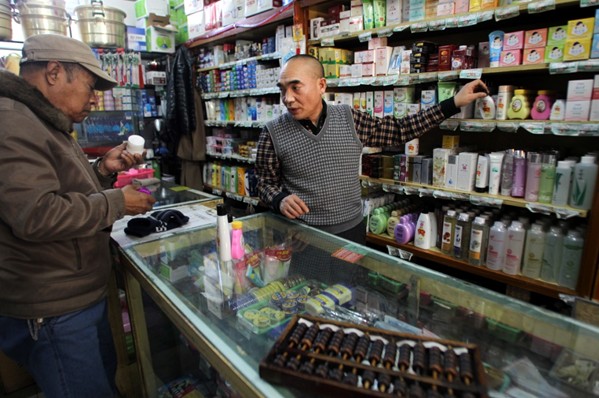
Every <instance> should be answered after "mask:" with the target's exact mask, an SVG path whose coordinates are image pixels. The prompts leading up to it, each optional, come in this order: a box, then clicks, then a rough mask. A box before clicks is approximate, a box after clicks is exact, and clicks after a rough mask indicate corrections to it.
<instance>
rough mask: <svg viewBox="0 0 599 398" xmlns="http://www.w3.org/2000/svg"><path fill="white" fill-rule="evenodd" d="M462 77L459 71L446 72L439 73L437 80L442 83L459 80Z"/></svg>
mask: <svg viewBox="0 0 599 398" xmlns="http://www.w3.org/2000/svg"><path fill="white" fill-rule="evenodd" d="M459 76H460V72H459V71H457V70H446V71H441V72H437V78H438V79H439V81H440V82H446V81H450V80H457V79H458V77H459Z"/></svg>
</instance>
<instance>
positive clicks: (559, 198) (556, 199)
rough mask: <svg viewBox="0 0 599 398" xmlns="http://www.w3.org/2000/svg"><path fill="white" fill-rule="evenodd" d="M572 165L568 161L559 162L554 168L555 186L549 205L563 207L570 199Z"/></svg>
mask: <svg viewBox="0 0 599 398" xmlns="http://www.w3.org/2000/svg"><path fill="white" fill-rule="evenodd" d="M572 167H573V166H572V163H570V161H569V160H560V161H559V162H557V167H556V168H555V186H554V188H553V198H552V199H551V204H553V205H555V206H565V205H567V204H568V198H569V197H570V186H571V184H570V181H571V180H572Z"/></svg>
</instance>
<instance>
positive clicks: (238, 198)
mask: <svg viewBox="0 0 599 398" xmlns="http://www.w3.org/2000/svg"><path fill="white" fill-rule="evenodd" d="M204 188H205V189H208V190H210V191H212V193H213V194H214V195H220V196H224V197H227V198H229V199H233V200H236V201H238V202H243V203H247V204H251V205H253V206H258V205H259V204H260V199H258V198H256V197H253V196H244V195H240V194H238V193H235V192H230V191H227V190H224V189H221V188H215V187H213V186H212V185H210V184H206V183H204Z"/></svg>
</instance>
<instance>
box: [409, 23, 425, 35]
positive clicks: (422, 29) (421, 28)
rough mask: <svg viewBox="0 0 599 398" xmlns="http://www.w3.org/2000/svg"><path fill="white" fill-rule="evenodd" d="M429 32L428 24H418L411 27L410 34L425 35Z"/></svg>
mask: <svg viewBox="0 0 599 398" xmlns="http://www.w3.org/2000/svg"><path fill="white" fill-rule="evenodd" d="M426 31H428V24H427V23H426V22H416V23H413V24H411V25H410V32H412V33H424V32H426Z"/></svg>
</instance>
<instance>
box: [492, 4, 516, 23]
mask: <svg viewBox="0 0 599 398" xmlns="http://www.w3.org/2000/svg"><path fill="white" fill-rule="evenodd" d="M519 15H520V7H519V6H517V5H515V6H508V7H500V8H498V9H496V10H495V20H496V21H502V20H504V19H510V18H515V17H517V16H519Z"/></svg>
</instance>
